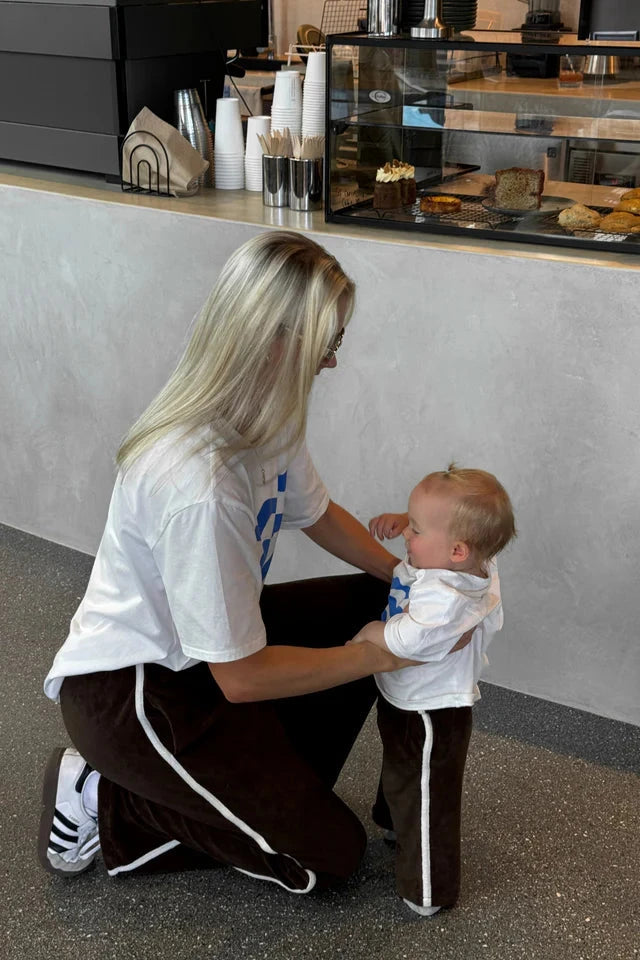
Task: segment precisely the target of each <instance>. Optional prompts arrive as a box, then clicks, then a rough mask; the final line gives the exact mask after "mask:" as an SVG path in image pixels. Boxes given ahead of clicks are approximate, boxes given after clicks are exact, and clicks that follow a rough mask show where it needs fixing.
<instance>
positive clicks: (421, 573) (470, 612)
mask: <svg viewBox="0 0 640 960" xmlns="http://www.w3.org/2000/svg"><path fill="white" fill-rule="evenodd" d="M382 619H383V620H384V621H386V622H385V627H384V639H385V643H386V645H387V647H388V648H389V650H391V652H392V653H395V654H396V655H397V656H398V657H409V658H410V659H412V660H424V661H428V662H425V663H424V665H422V666H419V667H405V668H404V669H402V670H395V671H394V672H393V673H379V674H376V683H377V684H378V689H379V690H380V692H381V693H382V695H383V696H384V697H385V698H386V699H387V700H388V701H389V703H392V704H393V705H394V706H396V707H399V708H400V709H401V710H438V709H441V708H442V707H464V706H470V705H471V704H472V703H475V701H476V700H478V699H479V698H480V691H479V690H478V678H479V676H480V673H481V671H482V668H483V667H484V666H485V664H487V663H488V660H487V656H486V649H487V647H488V646H489V642H490V641H491V638H492V637H493V635H494V633H497V631H498V630H500V629H501V627H502V623H503V615H502V601H501V599H500V580H499V578H498V567H497V564H496V562H495V560H492V561H491V563H490V565H489V576H488V577H476V576H474V575H473V574H471V573H458V572H457V571H453V570H420V569H418V568H416V567H411V566H409V564H408V563H406V562H404V561H403V562H402V563H399V564H398V565H397V567H396V568H395V570H394V571H393V582H392V584H391V591H390V594H389V604H388V606H387V608H386V610H385V612H384V613H383V615H382ZM473 628H475V629H474V632H473V637H472V639H471V642H470V643H468V644H467V646H466V647H463V648H462V650H457V651H456V652H455V653H449V651H450V650H451V648H452V647H453V646H455V643H456V641H457V640H459V639H460V637H461V636H462V634H463V633H466V632H467V630H471V629H473Z"/></svg>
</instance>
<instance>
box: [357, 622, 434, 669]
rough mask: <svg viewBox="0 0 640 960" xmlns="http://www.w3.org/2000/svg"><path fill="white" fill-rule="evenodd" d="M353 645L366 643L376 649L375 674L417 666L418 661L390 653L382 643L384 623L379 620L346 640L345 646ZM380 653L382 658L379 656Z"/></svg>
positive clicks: (366, 625)
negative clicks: (377, 663) (377, 660)
mask: <svg viewBox="0 0 640 960" xmlns="http://www.w3.org/2000/svg"><path fill="white" fill-rule="evenodd" d="M354 643H366V644H370V645H371V646H373V647H375V648H376V656H378V659H379V666H376V668H375V673H389V672H390V671H392V670H401V669H402V668H403V667H413V666H418V664H419V663H420V661H419V660H407V659H405V658H404V657H397V656H396V655H395V653H391V651H390V650H389V648H388V647H387V645H386V643H385V642H384V623H382V621H380V620H372V621H371V622H370V623H365V625H364V627H363V628H362V630H359V631H358V633H356V635H355V637H353V638H352V639H351V640H347V642H346V644H345V646H347V647H348V646H350V645H351V644H354ZM380 653H382V654H383V656H381V657H380V656H379V654H380Z"/></svg>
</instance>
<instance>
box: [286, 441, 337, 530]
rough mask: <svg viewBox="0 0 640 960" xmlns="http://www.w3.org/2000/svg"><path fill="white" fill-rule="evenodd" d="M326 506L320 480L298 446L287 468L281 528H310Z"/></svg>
mask: <svg viewBox="0 0 640 960" xmlns="http://www.w3.org/2000/svg"><path fill="white" fill-rule="evenodd" d="M328 506H329V494H328V493H327V488H326V487H325V485H324V483H323V482H322V480H321V479H320V477H319V475H318V472H317V470H316V468H315V467H314V465H313V461H312V459H311V456H310V454H309V451H308V450H307V446H306V444H304V443H303V444H302V445H301V446H300V449H299V450H298V451H297V453H296V455H295V457H294V459H293V460H292V462H291V463H290V464H289V467H288V468H287V487H286V493H285V500H284V515H283V518H282V528H283V529H284V530H286V529H289V530H291V529H297V528H301V527H310V526H311V525H312V524H313V523H316V521H317V520H319V519H320V517H321V516H322V515H323V514H324V513H325V511H326V509H327V507H328Z"/></svg>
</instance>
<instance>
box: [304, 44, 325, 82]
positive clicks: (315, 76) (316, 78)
mask: <svg viewBox="0 0 640 960" xmlns="http://www.w3.org/2000/svg"><path fill="white" fill-rule="evenodd" d="M326 66H327V54H326V53H325V51H324V50H312V51H311V52H310V53H309V59H308V60H307V69H306V72H305V75H304V76H305V80H304V82H305V85H306V84H307V83H308V82H309V81H310V80H311V81H312V82H316V83H320V82H322V83H324V81H325V76H326V74H325V71H326Z"/></svg>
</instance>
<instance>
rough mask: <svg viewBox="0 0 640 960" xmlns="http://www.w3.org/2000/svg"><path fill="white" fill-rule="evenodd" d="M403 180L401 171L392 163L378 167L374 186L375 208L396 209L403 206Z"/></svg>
mask: <svg viewBox="0 0 640 960" xmlns="http://www.w3.org/2000/svg"><path fill="white" fill-rule="evenodd" d="M401 180H402V174H401V172H400V171H399V170H398V169H397V168H396V167H393V166H392V165H391V164H390V163H385V165H384V167H379V168H378V170H377V171H376V182H375V186H374V188H373V209H374V210H394V209H395V208H396V207H400V206H402V189H401V187H400V181H401Z"/></svg>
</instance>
